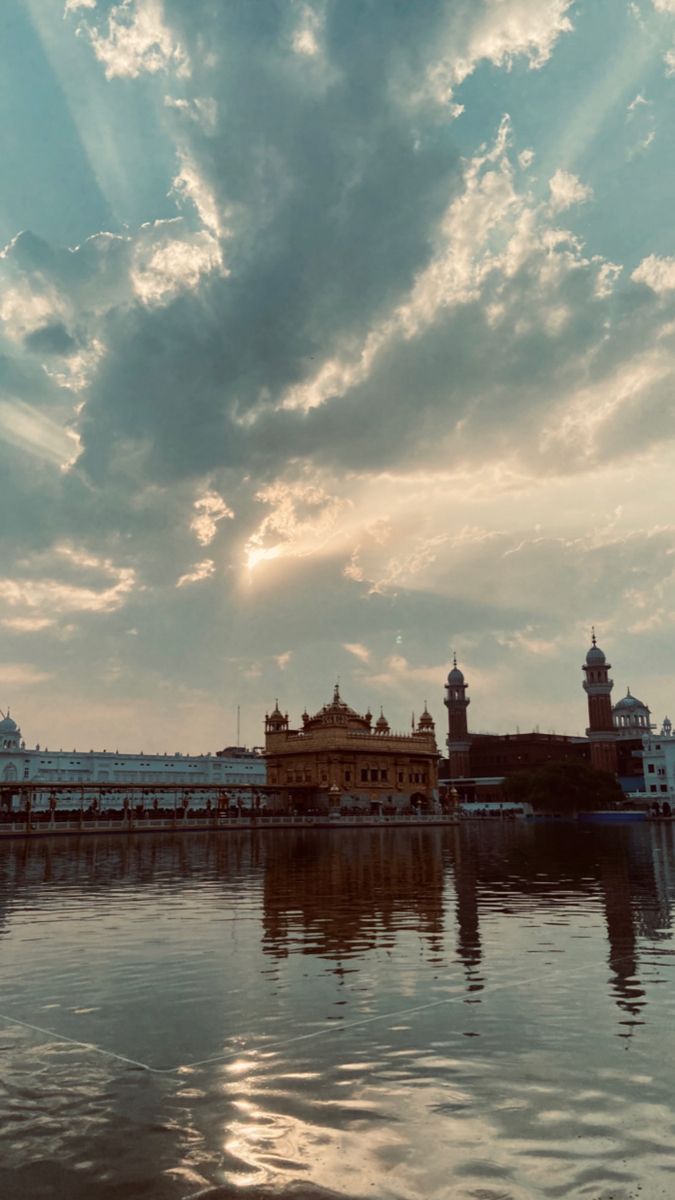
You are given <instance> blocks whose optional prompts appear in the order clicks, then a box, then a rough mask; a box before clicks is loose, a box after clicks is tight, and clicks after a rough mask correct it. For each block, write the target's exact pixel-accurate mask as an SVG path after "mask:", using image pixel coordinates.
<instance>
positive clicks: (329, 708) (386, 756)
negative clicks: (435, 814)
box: [265, 684, 438, 812]
mask: <svg viewBox="0 0 675 1200" xmlns="http://www.w3.org/2000/svg"><path fill="white" fill-rule="evenodd" d="M265 758H266V761H267V780H268V784H269V786H270V788H276V789H278V796H279V803H280V804H281V806H282V807H284V808H287V809H295V810H297V811H299V812H302V811H306V810H307V809H318V810H327V809H339V808H346V809H355V810H358V811H362V812H381V811H386V810H387V809H392V810H397V811H401V810H404V811H406V810H410V809H413V810H417V811H433V809H434V808H435V807H436V805H437V803H438V750H437V747H436V737H435V732H434V722H433V720H432V718H431V716H430V714H429V713H428V712H427V709H426V706H425V709H424V712H423V713H422V716H421V717H420V719H419V721H418V722H417V724H416V726H414V727H413V729H412V731H411V733H409V734H402V733H394V732H392V730H391V729H390V727H389V722H388V721H387V719H386V717H385V716H384V715H383V714H382V713H380V716H379V717H378V719H377V721H375V722H374V723H373V717H372V713H370V712H367V713H366V714H365V715H363V716H362V715H361V714H360V713H357V712H355V710H354V709H353V708H350V707H349V705H348V704H345V702H344V700H342V698H341V696H340V689H339V687H338V686H337V684H336V686H335V690H334V692H333V699H332V700H331V702H330V703H329V704H324V706H323V708H321V709H320V710H319V711H318V712H317V713H315V715H314V716H313V717H310V715H309V713H307V712H305V713H303V716H302V726H301V727H300V728H298V729H291V728H290V727H289V722H288V714H286V715H284V714H283V713H282V712H281V711H280V709H279V704H278V702H277V704H276V705H275V708H274V710H273V712H272V713H270V714H269V715H267V716H266V717H265Z"/></svg>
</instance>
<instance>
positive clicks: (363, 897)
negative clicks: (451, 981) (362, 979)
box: [263, 829, 444, 962]
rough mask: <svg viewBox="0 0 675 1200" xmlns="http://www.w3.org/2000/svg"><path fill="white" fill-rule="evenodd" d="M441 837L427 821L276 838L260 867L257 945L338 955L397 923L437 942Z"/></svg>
mask: <svg viewBox="0 0 675 1200" xmlns="http://www.w3.org/2000/svg"><path fill="white" fill-rule="evenodd" d="M442 844H443V843H442V840H441V839H440V838H439V837H438V836H437V834H436V831H435V830H433V829H430V830H424V829H405V830H397V829H389V830H385V829H383V830H375V829H372V830H368V831H367V832H366V833H365V835H364V833H363V832H361V831H351V830H342V831H340V833H339V834H337V833H336V834H335V835H334V836H332V835H328V836H325V835H324V836H320V835H319V836H317V834H316V833H313V832H311V831H307V832H300V831H297V832H293V833H288V834H287V835H284V837H282V838H279V839H278V842H277V843H276V845H275V847H274V854H270V856H269V857H268V860H267V865H266V870H265V890H264V917H263V923H264V928H265V936H264V948H265V951H266V952H267V953H268V954H271V955H274V956H275V957H277V958H283V957H286V956H287V955H288V954H289V953H290V951H291V949H292V948H295V949H298V948H300V950H301V952H302V953H306V954H318V955H321V956H322V957H325V958H329V959H331V960H333V961H337V962H343V961H345V960H346V959H349V958H351V957H353V956H354V955H356V954H360V953H363V952H365V951H367V950H371V949H373V948H375V947H377V946H392V945H393V944H394V941H395V938H396V933H397V931H399V930H401V929H403V928H406V929H414V930H416V931H418V932H419V934H420V936H421V938H422V939H423V940H424V941H425V942H426V944H427V946H428V948H429V950H430V951H432V952H434V953H437V952H438V951H439V950H440V949H441V947H442V935H443V882H444V870H443V858H442Z"/></svg>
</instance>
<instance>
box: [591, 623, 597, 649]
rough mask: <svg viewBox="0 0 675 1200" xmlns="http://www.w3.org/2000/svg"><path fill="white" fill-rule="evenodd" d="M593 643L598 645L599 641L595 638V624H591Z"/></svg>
mask: <svg viewBox="0 0 675 1200" xmlns="http://www.w3.org/2000/svg"><path fill="white" fill-rule="evenodd" d="M591 643H592V645H593V646H597V642H596V640H595V625H591Z"/></svg>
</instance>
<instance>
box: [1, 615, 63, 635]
mask: <svg viewBox="0 0 675 1200" xmlns="http://www.w3.org/2000/svg"><path fill="white" fill-rule="evenodd" d="M0 625H2V627H3V629H9V630H10V631H11V632H12V633H39V632H40V631H41V630H43V629H51V627H52V626H53V625H54V621H53V619H52V618H51V617H3V618H2V619H0Z"/></svg>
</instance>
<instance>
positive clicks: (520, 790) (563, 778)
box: [504, 762, 623, 812]
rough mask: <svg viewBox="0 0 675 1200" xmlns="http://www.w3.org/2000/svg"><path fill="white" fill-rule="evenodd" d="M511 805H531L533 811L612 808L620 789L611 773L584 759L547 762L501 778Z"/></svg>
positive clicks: (621, 794)
mask: <svg viewBox="0 0 675 1200" xmlns="http://www.w3.org/2000/svg"><path fill="white" fill-rule="evenodd" d="M504 792H505V794H506V798H507V800H508V801H509V802H510V803H512V804H531V805H532V808H533V809H534V810H535V812H536V811H537V810H538V811H541V812H579V810H580V809H594V808H613V807H615V805H616V804H618V803H620V802H621V800H623V792H622V791H621V788H620V786H619V784H618V783H617V781H616V779H615V778H614V776H613V775H610V774H609V772H608V771H598V770H597V768H596V767H591V766H589V764H588V763H585V762H549V763H544V764H543V765H542V766H540V767H532V768H530V769H526V770H523V771H516V772H515V774H514V775H510V776H508V778H507V779H505V780H504Z"/></svg>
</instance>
